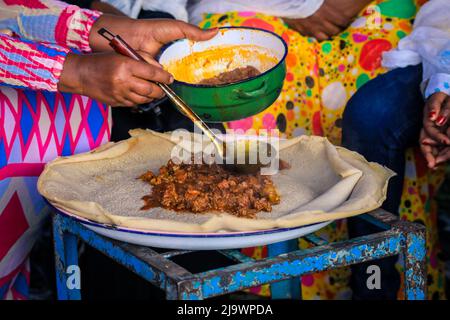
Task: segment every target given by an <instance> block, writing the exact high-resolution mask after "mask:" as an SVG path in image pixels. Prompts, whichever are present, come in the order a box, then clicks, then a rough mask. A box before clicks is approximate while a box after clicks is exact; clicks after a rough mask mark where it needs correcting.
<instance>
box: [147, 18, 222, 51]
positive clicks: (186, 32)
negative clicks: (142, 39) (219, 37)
mask: <svg viewBox="0 0 450 320" xmlns="http://www.w3.org/2000/svg"><path fill="white" fill-rule="evenodd" d="M154 28H155V31H154V32H153V37H154V39H155V40H156V41H157V42H159V43H160V45H164V44H166V43H169V42H171V41H175V40H178V39H185V38H187V39H190V40H194V41H205V40H209V39H211V38H212V37H214V36H215V35H216V34H217V32H218V31H219V29H217V28H213V29H206V30H203V29H200V28H199V27H197V26H195V25H193V24H189V23H186V22H183V21H177V20H165V19H161V20H159V21H158V22H157V25H156V24H155V25H154Z"/></svg>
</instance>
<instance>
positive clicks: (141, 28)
mask: <svg viewBox="0 0 450 320" xmlns="http://www.w3.org/2000/svg"><path fill="white" fill-rule="evenodd" d="M102 27H106V28H108V30H110V31H111V32H113V33H115V34H118V35H120V36H121V37H122V38H123V39H124V40H125V41H126V42H127V43H128V44H129V45H130V46H131V47H133V48H134V49H135V50H139V51H142V52H145V53H147V55H149V56H154V55H156V54H157V53H158V51H159V49H161V47H162V46H163V45H165V44H167V43H169V42H171V41H174V40H178V39H184V38H187V39H190V40H194V41H204V40H209V39H211V38H212V37H214V36H215V35H216V34H217V32H218V30H217V29H209V30H202V29H200V28H199V27H197V26H194V25H192V24H189V23H186V22H183V21H179V20H171V19H149V20H145V19H141V20H135V19H130V18H127V17H119V16H113V15H107V14H104V15H102V16H101V17H100V18H99V19H98V20H97V21H96V22H95V23H94V25H93V27H92V30H91V33H90V35H89V43H90V45H91V48H92V49H93V51H110V50H112V49H111V47H109V45H108V41H106V40H105V39H104V38H103V37H102V36H100V35H99V34H98V32H97V31H98V30H100V29H101V28H102Z"/></svg>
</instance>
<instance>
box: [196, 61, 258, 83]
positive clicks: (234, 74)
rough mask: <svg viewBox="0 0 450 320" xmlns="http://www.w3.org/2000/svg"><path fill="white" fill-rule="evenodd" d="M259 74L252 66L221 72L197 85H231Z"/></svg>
mask: <svg viewBox="0 0 450 320" xmlns="http://www.w3.org/2000/svg"><path fill="white" fill-rule="evenodd" d="M259 74H261V72H259V70H258V69H256V68H255V67H252V66H246V67H240V68H236V69H234V70H231V71H226V72H222V73H221V74H219V75H218V76H215V77H212V78H208V79H203V80H202V81H200V82H199V84H206V85H219V84H227V83H233V82H237V81H241V80H245V79H248V78H251V77H255V76H257V75H259Z"/></svg>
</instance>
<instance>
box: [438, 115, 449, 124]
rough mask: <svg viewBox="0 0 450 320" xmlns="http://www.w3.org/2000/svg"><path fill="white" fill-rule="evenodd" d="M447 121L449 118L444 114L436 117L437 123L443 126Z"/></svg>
mask: <svg viewBox="0 0 450 320" xmlns="http://www.w3.org/2000/svg"><path fill="white" fill-rule="evenodd" d="M446 122H447V118H446V117H444V116H439V117H438V118H437V119H436V124H437V125H438V126H442V125H444V123H446Z"/></svg>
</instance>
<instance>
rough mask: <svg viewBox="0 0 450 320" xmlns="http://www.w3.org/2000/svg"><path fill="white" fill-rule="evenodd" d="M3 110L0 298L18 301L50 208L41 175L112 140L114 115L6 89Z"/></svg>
mask: <svg viewBox="0 0 450 320" xmlns="http://www.w3.org/2000/svg"><path fill="white" fill-rule="evenodd" d="M0 112H1V113H0V130H1V131H0V194H1V198H0V212H1V213H0V298H5V297H10V298H20V297H26V290H25V288H26V286H25V287H24V285H23V281H24V279H27V278H26V277H25V278H24V275H26V273H24V272H23V270H25V269H24V264H25V263H26V261H27V256H28V253H29V252H30V250H31V248H32V246H33V244H34V240H35V238H36V237H37V236H38V232H39V229H40V226H41V223H42V222H43V219H44V218H45V217H46V216H47V214H48V213H49V210H50V208H49V207H48V205H47V204H46V202H45V201H44V200H43V198H42V197H41V196H40V195H39V193H38V192H37V189H36V182H37V177H38V176H39V174H40V173H41V172H42V170H43V168H44V165H45V163H46V162H48V161H50V160H52V159H55V158H56V157H58V156H67V155H71V154H74V153H80V152H85V151H89V150H91V149H93V148H95V147H97V146H100V145H101V144H104V143H106V142H107V141H109V138H110V132H111V127H110V124H111V115H110V110H109V107H108V106H106V105H103V104H101V103H98V102H96V101H93V100H91V99H89V98H86V97H82V96H78V95H70V94H61V93H51V92H44V91H30V90H23V91H22V90H17V89H13V88H5V87H0ZM19 292H20V295H19V294H18V293H19Z"/></svg>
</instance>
